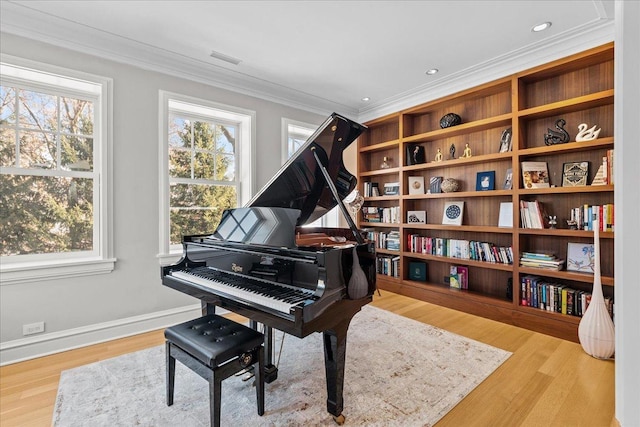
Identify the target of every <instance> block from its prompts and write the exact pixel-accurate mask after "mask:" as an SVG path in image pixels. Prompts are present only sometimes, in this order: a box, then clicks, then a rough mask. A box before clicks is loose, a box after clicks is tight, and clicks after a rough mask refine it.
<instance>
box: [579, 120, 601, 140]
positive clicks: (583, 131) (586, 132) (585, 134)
mask: <svg viewBox="0 0 640 427" xmlns="http://www.w3.org/2000/svg"><path fill="white" fill-rule="evenodd" d="M596 126H598V125H593V127H592V128H590V129H587V128H588V127H589V125H587V124H586V123H580V124H579V125H578V134H577V135H576V141H577V142H581V141H592V140H594V139H598V135H600V131H601V130H602V128H600V129H598V130H596Z"/></svg>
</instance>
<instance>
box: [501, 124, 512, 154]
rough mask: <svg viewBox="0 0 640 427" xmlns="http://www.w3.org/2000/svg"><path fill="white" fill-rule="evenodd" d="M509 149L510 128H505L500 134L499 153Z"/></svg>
mask: <svg viewBox="0 0 640 427" xmlns="http://www.w3.org/2000/svg"><path fill="white" fill-rule="evenodd" d="M508 151H511V128H507V129H505V130H503V131H502V136H501V137H500V147H499V152H500V153H506V152H508Z"/></svg>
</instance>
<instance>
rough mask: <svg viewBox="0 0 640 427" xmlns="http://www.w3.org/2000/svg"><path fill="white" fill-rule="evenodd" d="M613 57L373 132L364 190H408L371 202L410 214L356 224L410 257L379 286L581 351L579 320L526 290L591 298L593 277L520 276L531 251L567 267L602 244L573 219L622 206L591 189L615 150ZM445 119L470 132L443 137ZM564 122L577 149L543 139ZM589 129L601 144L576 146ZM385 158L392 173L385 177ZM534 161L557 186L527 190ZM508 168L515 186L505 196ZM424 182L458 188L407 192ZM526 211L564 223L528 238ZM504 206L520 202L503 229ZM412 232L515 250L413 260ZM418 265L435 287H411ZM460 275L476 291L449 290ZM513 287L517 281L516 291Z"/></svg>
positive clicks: (425, 107) (362, 150) (506, 85)
mask: <svg viewBox="0 0 640 427" xmlns="http://www.w3.org/2000/svg"><path fill="white" fill-rule="evenodd" d="M613 50H614V48H613V44H607V45H604V46H601V47H598V48H594V49H591V50H588V51H585V52H582V53H580V54H576V55H573V56H571V57H568V58H564V59H561V60H557V61H554V62H552V63H549V64H545V65H541V66H538V67H536V68H533V69H530V70H526V71H523V72H520V73H517V74H515V75H511V76H509V77H505V78H502V79H499V80H496V81H494V82H490V83H487V84H483V85H481V86H478V87H474V88H471V89H467V90H464V91H461V92H458V93H455V94H452V95H449V96H446V97H443V98H440V99H437V100H434V101H430V102H427V103H425V104H422V105H419V106H416V107H413V108H409V109H406V110H403V111H400V112H398V113H395V114H392V115H388V116H385V117H381V118H378V119H376V120H372V121H370V122H368V123H366V125H367V126H368V127H369V130H368V131H367V132H366V133H365V134H364V135H362V136H361V137H360V138H359V140H358V182H359V184H358V185H359V189H360V191H361V192H362V190H363V188H364V187H363V186H364V183H365V182H375V183H377V184H378V186H379V188H380V189H383V188H384V184H385V183H392V182H399V183H400V193H399V195H391V196H389V195H384V194H382V195H380V196H378V197H365V204H364V206H375V207H379V208H385V207H392V206H400V218H402V220H401V221H402V222H400V223H395V224H387V223H375V222H365V221H364V220H363V219H364V218H363V217H362V216H360V217H359V218H358V225H359V227H360V228H361V229H370V230H371V231H374V232H376V231H384V232H389V231H398V232H399V234H400V238H401V244H400V251H399V252H394V253H397V254H398V255H399V256H400V262H399V270H400V271H399V277H398V278H394V277H389V276H387V275H378V286H379V287H380V288H382V289H386V290H390V291H393V292H397V293H400V294H403V295H407V296H411V297H415V298H419V299H422V300H425V301H429V302H433V303H436V304H439V305H443V306H447V307H451V308H454V309H458V310H462V311H465V312H469V313H473V314H476V315H480V316H483V317H487V318H491V319H495V320H498V321H502V322H506V323H510V324H514V325H516V326H520V327H524V328H527V329H531V330H535V331H538V332H542V333H546V334H549V335H553V336H557V337H560V338H564V339H567V340H572V341H577V339H578V338H577V326H578V323H579V321H580V318H579V317H577V316H570V315H566V314H561V313H556V312H552V311H546V310H541V309H539V308H534V307H529V306H523V305H521V297H522V296H521V295H520V292H521V290H520V283H521V280H522V278H523V277H525V276H527V275H536V276H540V277H543V278H544V279H545V280H547V281H549V282H553V283H558V284H562V285H566V286H568V287H571V288H572V289H576V290H578V291H584V292H590V291H591V284H592V282H593V275H592V274H585V273H578V272H572V271H567V270H566V264H565V268H564V269H563V270H561V271H550V270H542V269H536V268H530V267H529V268H525V267H521V266H520V264H519V262H518V261H519V254H520V253H521V252H523V251H527V252H554V253H555V254H556V255H557V256H558V257H559V258H561V259H565V260H566V257H567V246H568V243H569V242H576V243H592V242H593V231H587V230H572V229H569V227H568V225H567V220H568V219H569V212H570V209H571V208H573V207H577V206H583V205H585V204H587V205H605V204H613V200H614V186H613V184H609V185H599V186H595V185H593V186H592V185H590V184H591V183H592V181H593V179H594V177H595V175H596V172H597V171H598V168H599V166H600V164H601V163H602V158H603V157H606V156H607V152H608V150H612V149H613V147H614V135H613V106H614V93H613V81H614V75H613V64H614V61H613ZM447 113H455V114H458V115H459V116H460V117H461V118H462V123H461V124H459V125H457V126H453V127H449V128H444V129H443V128H441V127H440V119H441V117H442V116H444V115H445V114H447ZM560 118H562V119H564V120H565V121H566V125H565V129H566V130H567V132H568V133H569V135H570V141H569V142H568V143H563V144H556V145H546V144H545V139H544V135H545V134H546V133H547V132H548V129H555V123H556V120H558V119H560ZM581 123H586V124H588V125H589V127H591V126H593V125H597V127H598V128H601V131H600V134H599V135H598V138H597V139H594V140H591V141H583V142H576V141H575V138H576V135H577V133H578V125H579V124H581ZM507 128H511V134H512V144H511V149H510V150H509V151H506V152H500V148H501V142H500V141H501V137H502V135H503V132H504V131H505V130H506V129H507ZM409 144H410V145H411V146H412V147H413V146H415V145H420V146H422V147H423V148H424V151H425V156H426V162H425V163H420V164H413V165H409V162H408V159H406V149H407V146H408V145H409ZM465 144H469V147H470V148H471V150H472V156H471V157H468V158H461V157H460V156H461V155H462V154H463V150H464V147H465ZM452 145H453V146H455V148H456V151H455V158H453V159H451V158H450V155H449V153H450V147H451V146H452ZM438 149H440V150H441V153H442V155H443V160H442V161H441V162H436V161H434V159H435V156H436V152H437V150H438ZM385 157H386V158H387V163H388V164H389V166H390V167H389V168H385V169H381V168H380V165H381V164H382V162H383V159H384V158H385ZM524 161H535V162H546V163H547V166H548V172H549V180H550V184H551V187H550V188H535V189H527V188H524V185H523V180H522V173H521V172H522V171H521V163H522V162H524ZM578 161H580V162H582V161H586V162H589V165H590V168H589V177H588V184H589V185H587V186H580V187H563V186H562V168H563V164H564V163H566V162H578ZM509 169H510V170H511V171H512V176H513V179H512V182H513V186H512V188H510V189H504V188H503V183H504V179H505V175H506V173H507V171H508V170H509ZM485 171H494V172H495V189H494V190H493V191H476V177H477V173H478V172H485ZM414 176H422V177H423V178H424V182H425V187H426V189H429V180H430V178H431V177H435V176H440V177H444V178H454V179H456V180H457V181H458V183H459V184H460V189H459V191H458V192H454V193H437V194H417V195H416V194H409V191H408V180H409V177H414ZM450 201H464V202H465V203H464V204H465V206H464V214H463V221H462V225H461V226H451V225H442V217H443V210H444V207H445V203H447V202H450ZM521 201H529V202H533V201H538V202H540V203H542V204H543V205H544V207H545V209H546V211H547V213H548V214H549V215H556V216H557V228H556V229H550V228H548V225H546V226H545V228H544V229H532V228H523V227H522V224H521V217H520V210H519V206H520V202H521ZM502 202H511V203H512V204H513V224H514V227H513V228H504V227H498V216H499V213H500V204H501V203H502ZM413 210H422V211H426V212H427V221H426V223H425V224H415V223H408V222H407V212H408V211H413ZM412 234H418V235H422V236H429V237H437V238H442V239H462V240H470V241H481V242H490V243H493V244H495V245H496V246H502V247H511V248H512V251H513V255H514V259H513V263H512V264H505V263H491V262H484V261H473V260H468V259H457V258H450V257H445V256H437V255H432V254H422V253H414V252H411V251H410V250H409V249H408V246H407V239H408V236H409V235H412ZM600 236H601V268H602V283H603V285H604V293H605V296H606V297H609V298H613V286H614V282H615V281H614V277H613V271H614V268H613V259H614V258H613V248H614V233H613V232H611V231H609V232H600ZM381 253H383V254H384V250H382V251H381ZM415 261H421V262H425V263H426V264H427V265H428V276H427V280H426V281H414V280H409V274H408V269H409V268H408V267H409V263H410V262H415ZM455 265H462V266H466V267H467V268H468V270H469V280H468V283H469V286H468V289H466V290H461V289H452V288H450V287H449V286H448V285H447V284H446V283H445V278H446V277H447V276H448V275H449V271H450V267H451V266H455ZM508 283H512V285H511V288H510V290H508Z"/></svg>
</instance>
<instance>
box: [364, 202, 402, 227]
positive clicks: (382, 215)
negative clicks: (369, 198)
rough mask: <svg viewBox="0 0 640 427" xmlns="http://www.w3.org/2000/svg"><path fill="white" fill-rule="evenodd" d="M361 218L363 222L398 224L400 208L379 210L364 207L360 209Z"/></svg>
mask: <svg viewBox="0 0 640 427" xmlns="http://www.w3.org/2000/svg"><path fill="white" fill-rule="evenodd" d="M362 218H363V220H364V221H365V222H383V223H395V224H399V223H400V206H392V207H390V208H379V207H375V206H364V207H363V208H362Z"/></svg>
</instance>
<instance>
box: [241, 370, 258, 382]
mask: <svg viewBox="0 0 640 427" xmlns="http://www.w3.org/2000/svg"><path fill="white" fill-rule="evenodd" d="M254 376H255V375H254V374H253V372H247V373H246V375H245V376H244V377H242V381H249V380H250V379H251V378H253V377H254Z"/></svg>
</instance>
